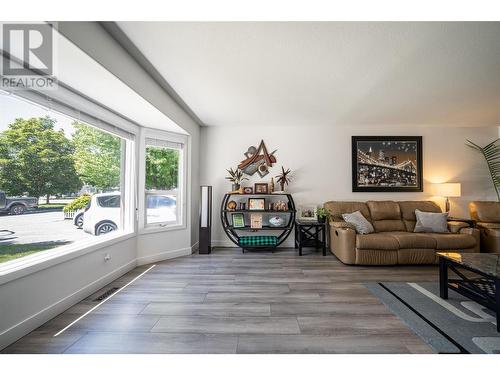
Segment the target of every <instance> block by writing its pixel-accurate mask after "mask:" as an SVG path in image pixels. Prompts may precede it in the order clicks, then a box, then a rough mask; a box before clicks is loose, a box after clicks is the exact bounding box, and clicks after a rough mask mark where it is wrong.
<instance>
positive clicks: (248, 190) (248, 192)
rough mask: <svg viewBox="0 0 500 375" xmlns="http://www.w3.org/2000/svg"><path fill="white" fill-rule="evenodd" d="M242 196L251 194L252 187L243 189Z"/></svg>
mask: <svg viewBox="0 0 500 375" xmlns="http://www.w3.org/2000/svg"><path fill="white" fill-rule="evenodd" d="M243 194H253V188H252V187H249V186H247V187H244V188H243Z"/></svg>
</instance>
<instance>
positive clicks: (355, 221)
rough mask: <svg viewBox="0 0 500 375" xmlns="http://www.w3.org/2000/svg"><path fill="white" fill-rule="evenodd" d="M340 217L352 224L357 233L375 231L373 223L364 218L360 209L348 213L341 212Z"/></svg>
mask: <svg viewBox="0 0 500 375" xmlns="http://www.w3.org/2000/svg"><path fill="white" fill-rule="evenodd" d="M342 219H344V220H345V221H346V222H347V223H350V224H352V225H354V228H356V232H358V233H359V234H368V233H373V232H374V231H375V229H373V225H372V224H371V223H370V222H369V221H368V220H366V218H365V217H364V216H363V214H362V213H361V212H360V211H356V212H353V213H350V214H342Z"/></svg>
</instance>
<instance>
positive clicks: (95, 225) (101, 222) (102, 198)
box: [83, 192, 121, 236]
mask: <svg viewBox="0 0 500 375" xmlns="http://www.w3.org/2000/svg"><path fill="white" fill-rule="evenodd" d="M120 225H121V220H120V193H119V192H114V193H99V194H94V195H93V196H92V199H91V200H90V203H89V205H88V206H87V207H86V208H85V212H84V213H83V230H84V231H85V232H87V233H90V234H93V235H95V236H100V235H102V234H106V233H110V232H113V231H115V230H117V229H119V228H120Z"/></svg>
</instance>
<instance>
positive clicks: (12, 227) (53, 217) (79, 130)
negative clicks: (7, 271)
mask: <svg viewBox="0 0 500 375" xmlns="http://www.w3.org/2000/svg"><path fill="white" fill-rule="evenodd" d="M123 147H125V142H124V141H123V139H122V138H120V137H118V136H116V135H113V134H110V133H107V132H105V131H102V130H100V129H98V128H95V127H93V126H91V125H88V124H86V123H83V122H81V121H78V120H77V119H74V118H70V117H67V116H65V115H62V114H59V113H57V112H54V111H48V110H46V109H44V108H42V107H40V106H38V105H34V104H32V103H29V102H26V101H24V100H20V99H18V98H16V97H15V96H13V95H5V94H0V263H2V262H7V261H10V260H13V259H17V258H20V257H23V256H27V255H30V254H34V253H37V252H40V251H45V250H48V249H53V248H56V247H58V246H62V245H68V244H74V243H78V242H79V241H84V240H88V239H91V238H96V239H97V236H103V235H106V234H108V233H110V232H114V231H117V230H121V229H122V221H123V220H122V207H121V192H120V190H121V188H120V182H121V175H122V173H123V172H124V171H122V163H121V157H122V148H123ZM103 238H104V237H103Z"/></svg>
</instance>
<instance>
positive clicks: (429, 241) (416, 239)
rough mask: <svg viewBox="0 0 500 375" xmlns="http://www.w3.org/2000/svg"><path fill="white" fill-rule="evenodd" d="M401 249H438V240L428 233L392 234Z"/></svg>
mask: <svg viewBox="0 0 500 375" xmlns="http://www.w3.org/2000/svg"><path fill="white" fill-rule="evenodd" d="M386 234H387V235H390V236H392V237H394V238H395V239H396V240H397V241H398V244H399V248H400V249H436V239H435V238H434V237H432V236H429V235H428V234H427V233H408V232H391V233H386Z"/></svg>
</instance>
